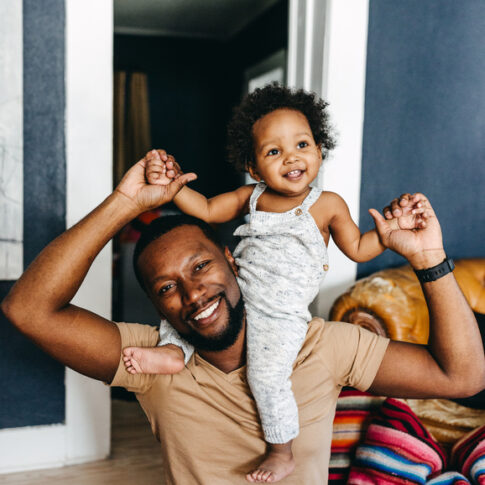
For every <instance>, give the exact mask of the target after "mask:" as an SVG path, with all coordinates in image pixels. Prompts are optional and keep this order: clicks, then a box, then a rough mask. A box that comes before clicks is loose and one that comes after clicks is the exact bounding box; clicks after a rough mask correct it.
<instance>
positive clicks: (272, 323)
mask: <svg viewBox="0 0 485 485" xmlns="http://www.w3.org/2000/svg"><path fill="white" fill-rule="evenodd" d="M254 313H255V312H253V311H251V310H249V311H247V347H248V350H247V352H248V359H247V366H248V382H249V385H250V387H251V391H252V393H253V395H254V399H255V400H256V404H257V406H258V411H259V415H260V418H261V424H262V426H263V432H264V435H265V440H266V441H267V442H268V454H267V456H266V458H265V459H264V460H263V462H262V463H261V464H260V465H259V467H258V468H256V469H255V470H253V471H252V472H251V473H249V474H248V475H247V476H246V478H247V480H248V481H250V482H277V481H279V480H281V479H282V478H284V477H285V476H287V475H289V474H290V473H291V472H292V471H293V470H294V468H295V462H294V459H293V454H292V452H291V442H292V440H293V438H295V437H296V436H297V435H298V431H299V427H298V408H297V405H296V402H295V398H294V396H293V393H292V391H291V381H290V376H291V372H292V370H293V363H294V361H295V359H296V357H297V355H298V352H299V350H300V348H301V346H302V344H303V341H304V339H305V335H306V331H307V325H306V324H305V323H303V322H301V321H299V320H298V319H296V320H295V321H281V320H275V319H271V318H267V317H266V316H260V315H259V314H256V315H255V314H254Z"/></svg>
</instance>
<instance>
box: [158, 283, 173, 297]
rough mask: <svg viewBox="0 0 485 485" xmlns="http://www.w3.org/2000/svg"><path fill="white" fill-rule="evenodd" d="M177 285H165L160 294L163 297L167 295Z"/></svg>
mask: <svg viewBox="0 0 485 485" xmlns="http://www.w3.org/2000/svg"><path fill="white" fill-rule="evenodd" d="M174 286H175V285H174V284H173V283H170V284H168V285H163V286H162V287H161V288H160V289H159V290H158V294H159V295H163V294H164V293H167V291H169V290H171V289H172V288H173V287H174Z"/></svg>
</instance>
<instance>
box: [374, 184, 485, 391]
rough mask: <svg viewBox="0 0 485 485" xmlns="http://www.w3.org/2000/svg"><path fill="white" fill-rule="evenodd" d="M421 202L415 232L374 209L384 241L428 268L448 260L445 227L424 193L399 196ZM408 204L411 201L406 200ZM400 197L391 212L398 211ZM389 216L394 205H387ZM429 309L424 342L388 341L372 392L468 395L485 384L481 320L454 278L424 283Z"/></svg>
mask: <svg viewBox="0 0 485 485" xmlns="http://www.w3.org/2000/svg"><path fill="white" fill-rule="evenodd" d="M401 197H402V198H403V197H404V198H405V199H406V198H407V199H408V200H409V201H411V202H412V203H413V204H418V203H419V204H420V206H421V207H422V210H423V215H422V217H423V218H422V220H421V222H419V220H418V223H417V226H416V228H415V229H413V230H394V231H393V230H391V229H389V225H388V223H387V221H386V220H385V219H384V218H383V217H382V216H381V215H380V214H379V213H378V212H377V211H375V210H372V209H371V215H372V216H373V218H374V220H375V223H376V227H377V231H378V233H379V236H380V238H381V241H382V243H383V244H384V245H385V246H386V247H389V248H390V249H393V250H394V251H396V252H397V253H399V254H401V255H402V256H404V257H405V258H406V259H407V260H408V261H409V263H410V264H411V266H412V267H413V268H414V269H415V270H423V269H429V268H432V267H434V266H436V265H439V264H440V263H442V262H443V260H444V259H445V258H446V255H445V252H444V249H443V241H442V236H441V229H440V226H439V223H438V220H437V218H436V215H435V213H434V211H433V209H432V207H431V204H430V203H429V201H428V200H427V199H426V197H424V196H423V195H422V194H415V195H413V196H409V195H404V196H401ZM404 203H405V204H406V205H407V204H408V203H409V202H408V201H407V200H405V201H404ZM398 205H399V201H397V200H395V201H394V202H393V205H392V213H394V214H396V212H395V211H396V209H397V213H398V212H399V211H400V208H399V206H398ZM384 212H385V213H386V212H387V213H388V214H386V217H388V218H389V213H390V209H389V208H386V209H384ZM421 285H422V288H423V292H424V296H425V298H426V302H427V305H428V309H429V316H430V335H429V342H428V345H426V346H420V345H413V344H408V343H404V342H390V344H389V347H388V349H387V351H386V354H385V356H384V359H383V361H382V363H381V366H380V368H379V371H378V373H377V375H376V377H375V379H374V382H373V384H372V386H371V388H370V390H371V391H372V392H374V393H376V394H380V395H386V396H397V397H410V398H425V397H448V398H452V397H465V396H470V395H473V394H476V393H477V392H479V391H481V390H482V389H483V388H485V356H484V351H483V346H482V341H481V337H480V332H479V330H478V326H477V322H476V320H475V317H474V315H473V312H472V311H471V309H470V306H469V305H468V303H467V301H466V300H465V297H464V296H463V293H462V292H461V290H460V288H459V287H458V284H457V282H456V280H455V277H454V276H453V273H449V274H446V275H445V276H442V277H441V278H438V279H436V280H434V281H430V282H425V283H421Z"/></svg>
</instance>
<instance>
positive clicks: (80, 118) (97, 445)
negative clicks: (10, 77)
mask: <svg viewBox="0 0 485 485" xmlns="http://www.w3.org/2000/svg"><path fill="white" fill-rule="evenodd" d="M112 98H113V3H112V0H103V1H102V2H100V1H99V0H84V1H83V2H79V1H78V0H66V171H67V190H66V194H67V204H66V212H67V216H66V217H67V221H66V222H67V227H70V226H72V225H73V224H75V223H76V222H77V221H79V220H80V219H81V218H82V217H83V216H84V215H86V214H87V213H88V212H89V211H90V210H92V209H93V208H94V207H96V205H98V204H99V203H100V202H101V201H102V200H103V199H104V198H105V197H106V196H107V195H108V194H109V193H110V192H111V191H112V183H113V182H112V137H113V134H112V118H113V107H112ZM74 304H76V305H79V306H82V307H84V308H88V309H89V310H91V311H93V312H95V313H97V314H99V315H101V316H103V317H105V318H108V319H110V318H111V246H110V245H109V246H108V247H106V248H104V249H103V251H102V252H101V254H100V255H99V256H98V257H97V258H96V260H95V261H94V264H93V265H92V267H91V269H90V271H89V273H88V275H87V278H86V280H85V281H84V283H83V285H82V286H81V288H80V289H79V291H78V293H77V295H76V297H75V298H74ZM110 427H111V414H110V393H109V388H108V387H107V386H105V385H104V384H103V383H100V382H97V381H94V380H92V379H88V378H86V377H84V376H82V375H80V374H78V373H76V372H74V371H72V370H70V369H66V463H79V462H83V461H90V460H96V459H101V458H104V457H106V456H107V455H108V454H109V450H110Z"/></svg>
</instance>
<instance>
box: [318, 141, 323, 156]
mask: <svg viewBox="0 0 485 485" xmlns="http://www.w3.org/2000/svg"><path fill="white" fill-rule="evenodd" d="M317 148H318V154H319V155H320V160H323V152H322V144H321V143H319V144H318V145H317Z"/></svg>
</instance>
